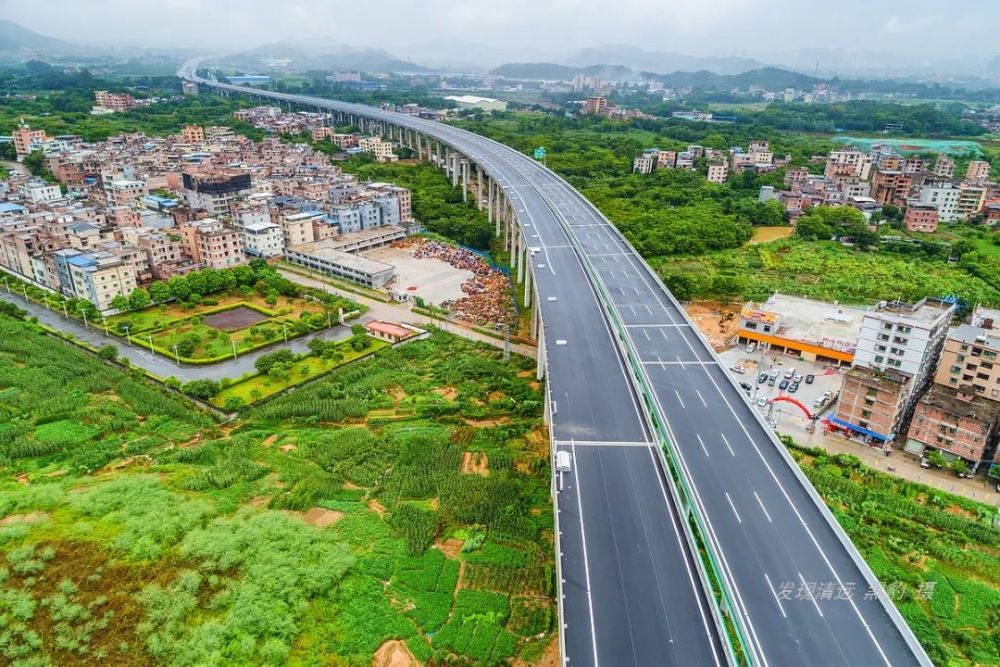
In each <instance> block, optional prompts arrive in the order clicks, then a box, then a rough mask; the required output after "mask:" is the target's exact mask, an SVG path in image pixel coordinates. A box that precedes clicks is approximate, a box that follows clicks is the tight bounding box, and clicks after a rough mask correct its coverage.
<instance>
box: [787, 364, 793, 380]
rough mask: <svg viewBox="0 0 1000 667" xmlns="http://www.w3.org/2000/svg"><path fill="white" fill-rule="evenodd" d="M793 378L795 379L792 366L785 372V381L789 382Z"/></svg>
mask: <svg viewBox="0 0 1000 667" xmlns="http://www.w3.org/2000/svg"><path fill="white" fill-rule="evenodd" d="M793 377H795V366H792V367H791V368H789V369H788V370H787V371H785V379H786V380H791V379H792V378H793Z"/></svg>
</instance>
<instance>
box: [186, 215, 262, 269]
mask: <svg viewBox="0 0 1000 667" xmlns="http://www.w3.org/2000/svg"><path fill="white" fill-rule="evenodd" d="M181 230H182V231H184V232H185V233H186V235H188V237H189V239H190V240H189V244H191V245H193V247H194V248H195V252H193V253H190V254H191V256H192V258H194V259H195V260H196V261H198V262H201V263H202V264H204V265H205V266H206V267H208V268H210V269H228V268H231V267H234V266H238V265H240V264H245V263H246V255H245V254H244V252H243V234H242V233H241V232H240V230H238V229H236V228H235V227H230V226H229V225H226V224H223V223H222V222H219V221H218V220H211V219H207V220H200V221H198V222H194V223H192V224H190V225H188V226H186V227H182V228H181Z"/></svg>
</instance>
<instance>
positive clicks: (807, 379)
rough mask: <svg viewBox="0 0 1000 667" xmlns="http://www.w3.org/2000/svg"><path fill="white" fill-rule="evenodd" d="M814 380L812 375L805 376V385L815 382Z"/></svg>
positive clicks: (814, 377)
mask: <svg viewBox="0 0 1000 667" xmlns="http://www.w3.org/2000/svg"><path fill="white" fill-rule="evenodd" d="M815 379H816V376H815V375H813V374H812V373H810V374H809V375H807V376H806V384H812V383H813V380H815Z"/></svg>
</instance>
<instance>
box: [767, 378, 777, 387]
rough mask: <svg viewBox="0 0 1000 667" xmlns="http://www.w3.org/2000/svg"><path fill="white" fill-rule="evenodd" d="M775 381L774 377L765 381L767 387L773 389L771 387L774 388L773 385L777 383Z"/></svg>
mask: <svg viewBox="0 0 1000 667" xmlns="http://www.w3.org/2000/svg"><path fill="white" fill-rule="evenodd" d="M777 379H778V378H776V377H774V376H772V377H770V378H768V380H767V386H768V387H773V386H774V383H775V381H777Z"/></svg>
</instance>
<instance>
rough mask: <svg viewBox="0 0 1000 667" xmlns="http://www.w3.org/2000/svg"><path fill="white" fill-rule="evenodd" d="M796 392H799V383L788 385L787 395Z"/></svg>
mask: <svg viewBox="0 0 1000 667" xmlns="http://www.w3.org/2000/svg"><path fill="white" fill-rule="evenodd" d="M798 390H799V383H798V382H793V383H791V384H790V385H788V393H789V394H794V393H795V392H797V391H798Z"/></svg>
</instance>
